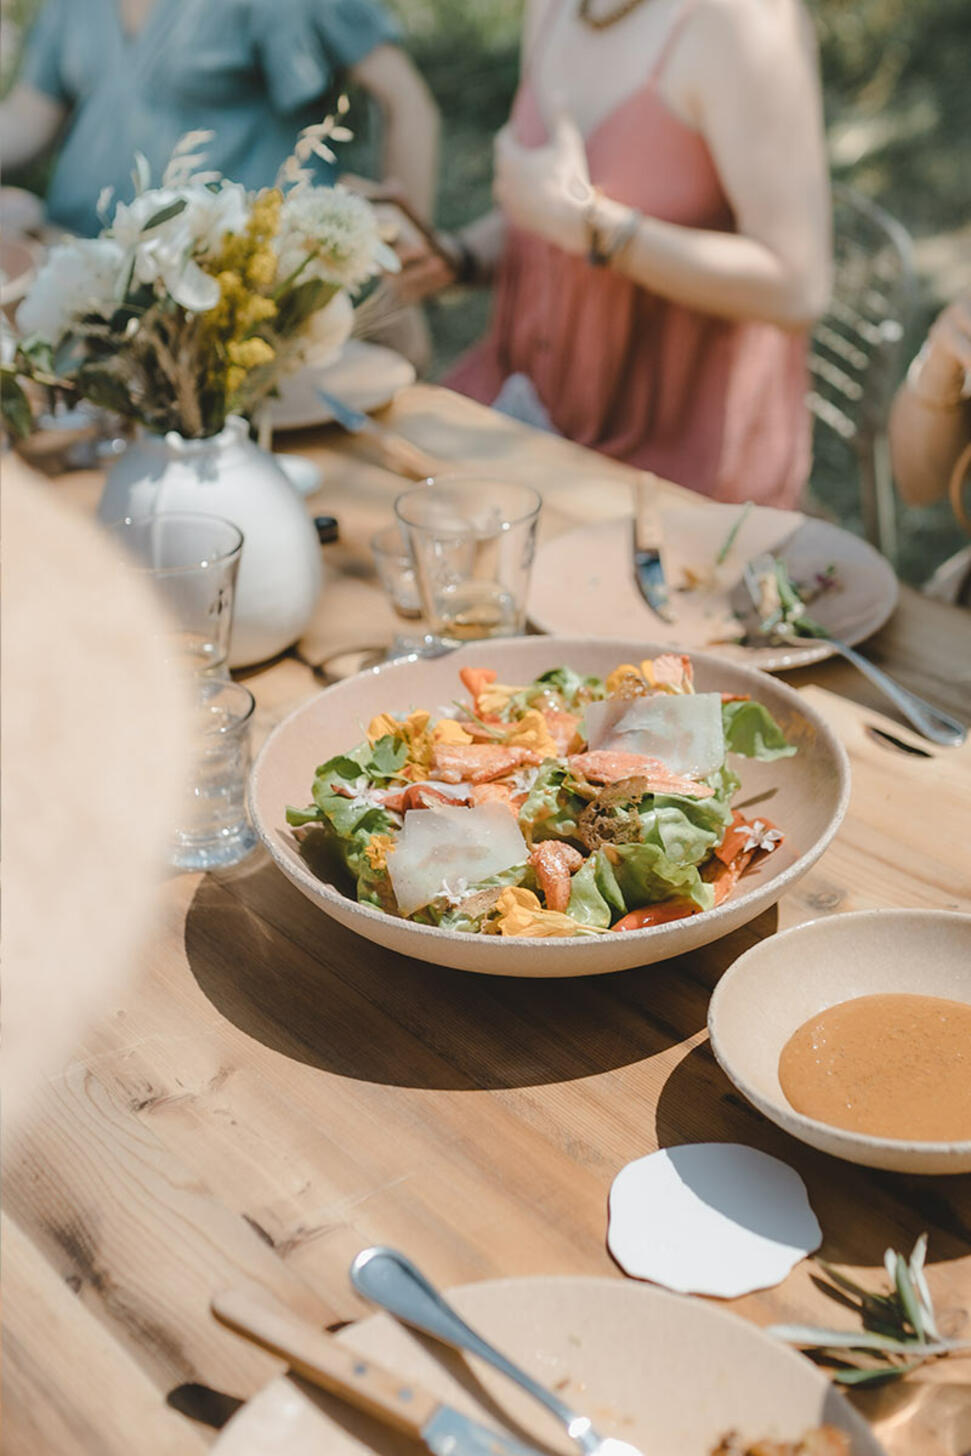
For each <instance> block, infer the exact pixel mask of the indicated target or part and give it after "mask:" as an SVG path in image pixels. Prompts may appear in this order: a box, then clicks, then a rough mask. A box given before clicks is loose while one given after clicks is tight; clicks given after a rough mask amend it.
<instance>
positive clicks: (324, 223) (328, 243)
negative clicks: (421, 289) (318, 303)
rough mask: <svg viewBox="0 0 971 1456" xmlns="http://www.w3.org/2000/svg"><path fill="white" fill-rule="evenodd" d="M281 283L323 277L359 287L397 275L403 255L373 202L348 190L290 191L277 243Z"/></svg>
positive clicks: (297, 189)
mask: <svg viewBox="0 0 971 1456" xmlns="http://www.w3.org/2000/svg"><path fill="white" fill-rule="evenodd" d="M274 247H275V248H276V252H277V257H278V258H279V265H278V269H277V277H278V278H279V279H280V280H283V279H288V278H291V277H295V276H297V275H299V279H300V280H301V281H302V280H303V279H307V280H310V279H319V280H320V281H321V282H324V283H334V284H337V285H338V286H339V287H341V288H349V289H354V288H358V287H359V286H360V285H361V284H362V283H365V282H366V281H367V280H368V279H369V278H373V277H374V275H375V273H379V272H381V270H382V269H383V270H384V271H385V272H388V273H397V272H398V271H399V269H400V266H401V265H400V263H399V262H398V258H397V255H396V254H395V253H394V252H393V251H392V249H391V248H389V247H388V245H387V244H386V243H385V242H384V241H383V240H382V237H381V233H380V230H379V227H378V222H377V218H376V216H375V212H374V209H373V208H372V206H371V204H370V203H369V202H367V201H366V200H365V199H364V198H363V197H358V196H357V195H356V193H353V192H348V191H346V189H345V188H343V187H297V188H294V190H293V191H291V192H289V193H287V195H286V197H285V198H284V202H283V207H282V210H281V213H280V230H279V233H278V234H277V237H276V238H275V239H274Z"/></svg>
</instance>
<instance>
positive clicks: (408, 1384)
mask: <svg viewBox="0 0 971 1456" xmlns="http://www.w3.org/2000/svg"><path fill="white" fill-rule="evenodd" d="M211 1309H212V1312H213V1314H214V1315H215V1316H216V1318H217V1319H218V1320H219V1321H220V1323H221V1324H224V1325H226V1326H228V1328H229V1329H231V1330H234V1331H235V1333H236V1334H238V1335H242V1336H243V1338H244V1339H247V1340H251V1341H252V1342H253V1343H254V1344H255V1345H259V1346H260V1347H261V1348H262V1349H264V1350H269V1351H270V1353H271V1354H273V1355H277V1356H279V1357H280V1358H281V1359H283V1360H286V1361H287V1363H288V1364H289V1366H290V1369H291V1370H292V1371H293V1373H294V1374H295V1375H299V1376H301V1377H302V1379H304V1380H308V1381H310V1382H311V1384H313V1385H316V1386H319V1388H320V1389H321V1390H326V1391H327V1392H328V1393H329V1394H330V1395H335V1396H337V1397H338V1398H339V1399H341V1400H344V1401H347V1402H348V1404H350V1405H353V1406H355V1407H356V1408H357V1409H358V1410H361V1411H364V1412H365V1413H366V1414H367V1415H370V1416H373V1417H374V1418H375V1419H377V1420H379V1421H382V1422H383V1423H384V1424H385V1425H389V1426H393V1427H394V1428H395V1429H396V1430H399V1431H404V1432H405V1434H406V1435H409V1436H411V1437H412V1438H413V1439H417V1440H420V1441H423V1442H424V1444H425V1446H426V1447H427V1448H428V1450H429V1451H431V1452H432V1456H541V1453H540V1452H539V1451H538V1450H537V1449H536V1447H535V1446H530V1445H527V1444H526V1443H524V1442H522V1441H517V1440H515V1439H514V1438H513V1437H512V1436H506V1435H504V1434H503V1433H502V1432H501V1431H495V1430H492V1429H491V1428H490V1427H489V1426H484V1425H482V1424H480V1422H479V1421H474V1420H473V1419H472V1418H471V1416H467V1415H464V1414H463V1413H462V1412H461V1411H457V1410H455V1409H453V1407H452V1406H449V1405H446V1404H445V1403H444V1402H443V1401H440V1400H439V1399H438V1397H437V1396H435V1395H432V1394H431V1393H430V1392H429V1391H426V1390H422V1389H421V1387H420V1386H418V1385H416V1384H415V1382H414V1381H413V1380H409V1379H407V1378H406V1377H404V1376H401V1375H396V1374H394V1373H393V1372H392V1371H390V1370H386V1369H384V1368H383V1367H382V1366H380V1365H378V1364H377V1363H376V1362H375V1361H374V1360H372V1359H371V1357H370V1356H369V1355H361V1354H358V1353H357V1352H356V1351H355V1350H352V1349H351V1348H350V1346H348V1345H344V1344H342V1343H341V1342H340V1341H338V1340H335V1339H334V1337H333V1335H329V1334H325V1333H324V1332H323V1331H322V1330H319V1329H317V1328H316V1327H315V1326H314V1325H312V1324H310V1322H309V1321H308V1320H305V1319H302V1318H301V1317H300V1316H298V1315H294V1314H293V1313H292V1312H291V1311H289V1310H284V1309H281V1308H279V1307H278V1306H276V1305H275V1304H271V1303H270V1301H269V1299H268V1297H267V1296H266V1295H265V1294H264V1293H263V1292H262V1291H260V1292H255V1291H253V1290H249V1289H230V1290H224V1291H222V1292H220V1293H218V1294H215V1295H213V1297H212V1301H211Z"/></svg>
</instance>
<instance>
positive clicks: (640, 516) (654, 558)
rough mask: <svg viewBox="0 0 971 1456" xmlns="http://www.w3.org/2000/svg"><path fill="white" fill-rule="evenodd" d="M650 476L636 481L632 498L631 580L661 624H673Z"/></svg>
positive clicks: (673, 616) (651, 477) (652, 479)
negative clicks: (632, 555)
mask: <svg viewBox="0 0 971 1456" xmlns="http://www.w3.org/2000/svg"><path fill="white" fill-rule="evenodd" d="M653 481H654V477H653V476H650V475H646V476H645V478H644V479H639V480H638V482H637V487H636V491H635V498H634V522H633V525H634V580H635V581H636V582H637V589H638V591H639V592H640V594H641V596H642V597H643V598H644V600H645V602H647V605H648V606H649V607H650V608H651V611H652V612H654V613H655V614H656V615H657V616H658V617H660V618H661V621H662V622H669V623H670V622H676V621H677V616H676V615H675V612H674V609H673V608H672V606H671V600H670V598H669V596H668V587H667V582H666V581H665V579H664V562H663V561H662V559H661V536H660V528H659V526H658V523H657V515H656V512H655V511H654V509H653V504H652V500H651V497H650V496H649V494H648V487H649V486H650V485H652V484H653Z"/></svg>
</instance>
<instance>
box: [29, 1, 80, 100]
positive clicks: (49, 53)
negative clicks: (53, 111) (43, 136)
mask: <svg viewBox="0 0 971 1456" xmlns="http://www.w3.org/2000/svg"><path fill="white" fill-rule="evenodd" d="M63 10H64V6H63V4H62V0H46V4H45V5H44V8H43V9H42V10H41V12H40V14H39V15H38V17H37V19H36V21H35V22H34V24H33V26H32V28H31V31H30V34H29V36H28V37H27V44H26V45H25V47H24V53H23V55H22V56H21V59H20V67H19V79H20V80H21V81H26V82H27V84H28V86H33V87H34V89H35V90H36V91H43V93H44V95H45V96H50V97H52V98H53V100H55V101H61V102H63V103H64V104H65V105H68V104H70V102H71V101H73V100H74V97H73V96H72V95H71V92H70V90H69V88H68V86H67V85H66V83H65V79H64V69H63V60H64V45H65V42H66V39H67V29H66V26H65V24H64V21H65V16H64V14H63Z"/></svg>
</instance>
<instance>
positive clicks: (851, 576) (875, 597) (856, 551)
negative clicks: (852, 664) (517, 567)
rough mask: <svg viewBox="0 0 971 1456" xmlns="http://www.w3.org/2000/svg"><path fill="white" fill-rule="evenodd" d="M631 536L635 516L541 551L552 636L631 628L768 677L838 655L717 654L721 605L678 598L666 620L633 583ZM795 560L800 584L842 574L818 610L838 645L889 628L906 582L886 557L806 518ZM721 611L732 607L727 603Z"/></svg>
mask: <svg viewBox="0 0 971 1456" xmlns="http://www.w3.org/2000/svg"><path fill="white" fill-rule="evenodd" d="M710 509H711V507H708V508H704V507H699V508H698V518H699V522H704V524H705V525H706V526H707V524H708V522H707V519H706V517H707V511H709V510H710ZM751 514H752V517H755V518H758V519H759V523H762V521H763V518H764V517H769V518H771V517H774V516H776V515H780V514H782V513H778V512H775V511H771V510H769V509H768V508H767V507H756V508H755V510H753V511H752V513H751ZM786 515H788V513H786ZM699 530H700V527H699ZM706 534H707V532H706ZM631 537H632V529H631V518H630V517H629V516H624V517H622V518H620V519H619V520H613V521H604V522H601V523H600V524H598V525H593V526H591V525H585V526H582V527H578V528H577V529H576V530H573V531H567V532H564V534H563V535H562V536H557V537H555V539H554V540H552V541H549V542H547V543H546V545H544V546H542V547H541V548H540V550H539V551H538V552H537V555H536V562H535V564H534V567H533V577H532V587H531V590H530V596H529V616H530V620H531V621H532V622H534V623H535V625H536V626H537V627H539V628H540V629H541V630H542V631H544V632H557V633H565V634H574V633H580V632H600V633H604V634H606V633H613V632H616V631H617V629H618V627H620V626H623V628H624V629H625V630H629V631H631V632H634V633H636V632H643V633H644V635H645V636H650V638H651V640H652V641H654V642H663V643H664V644H665V645H666V646H668V647H671V646H680V647H683V648H684V649H685V650H686V651H690V652H693V651H696V650H700V651H707V652H715V651H717V652H718V653H719V654H721V655H723V656H725V657H726V658H730V659H732V660H733V661H736V662H747V663H749V664H750V665H751V666H752V667H760V668H762V669H763V671H765V672H777V671H779V670H780V669H784V668H791V667H805V666H806V665H807V664H809V663H813V662H821V661H822V660H823V659H824V658H826V657H830V656H831V655H832V648H831V647H829V646H828V645H827V644H826V643H825V642H821V641H813V640H807V641H806V642H804V643H800V644H799V645H798V646H795V647H788V646H782V647H742V646H737V645H734V644H725V645H722V646H717V647H713V646H712V645H711V643H710V638H711V634H712V622H713V608H714V607H715V605H716V603H713V602H712V601H711V599H709V598H706V597H705V596H703V595H702V594H700V593H697V592H674V593H673V594H672V602H673V604H674V607H675V610H676V612H677V615H678V620H677V621H676V622H674V623H672V624H670V625H669V624H667V623H665V622H662V621H661V620H660V618H658V617H657V616H656V615H655V613H654V612H652V611H651V609H650V607H649V606H648V605H647V603H646V602H645V601H644V599H643V597H642V596H641V594H640V592H639V591H638V589H637V585H636V583H635V581H634V571H633V565H632V557H631V553H632V541H631ZM786 554H787V558H788V559H789V561H790V569H791V570H792V572H793V575H794V576H796V578H797V579H799V580H808V579H810V578H811V577H812V575H813V574H814V572H816V571H822V570H825V568H826V567H827V566H829V565H830V564H831V563H832V564H833V565H834V566H835V567H836V571H837V574H838V580H839V583H840V585H839V588H838V589H837V590H833V591H832V592H828V593H826V594H824V595H823V596H821V597H819V598H818V599H817V600H816V601H815V602H813V604H812V606H811V608H810V611H811V613H812V615H813V616H814V617H816V618H817V619H818V621H819V622H820V623H821V624H822V625H823V626H824V627H826V628H827V630H828V631H830V632H831V633H832V634H833V636H834V637H841V638H842V639H843V641H844V642H848V643H850V645H851V646H852V645H853V644H854V643H857V642H862V641H863V640H864V638H866V637H869V636H871V635H872V633H874V632H876V631H877V630H878V628H880V627H882V626H883V624H884V622H886V620H887V618H888V617H889V616H890V614H891V613H892V611H893V609H894V607H895V606H896V604H897V578H896V577H895V576H894V573H893V570H892V569H891V567H890V566H889V564H888V563H887V562H886V561H885V560H884V558H883V557H882V556H881V555H880V554H879V552H878V551H875V550H874V549H873V547H872V546H869V545H868V544H867V542H866V541H861V540H860V538H859V537H858V536H853V535H851V534H850V532H849V531H843V530H841V529H840V528H839V527H838V526H831V525H830V524H829V523H828V522H827V521H815V520H806V521H805V522H804V523H803V525H802V526H801V527H800V529H799V538H798V543H797V544H794V549H793V551H792V553H790V552H788V551H787V553H786ZM741 564H742V563H740V564H739V572H740V570H741ZM671 585H672V586H673V585H674V582H673V581H672V582H671ZM719 603H720V605H721V607H722V609H724V608H727V595H725V596H722V597H721V598H720V599H719Z"/></svg>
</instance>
